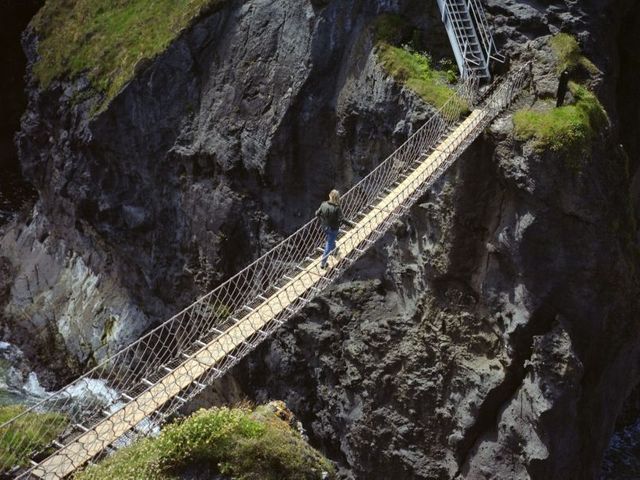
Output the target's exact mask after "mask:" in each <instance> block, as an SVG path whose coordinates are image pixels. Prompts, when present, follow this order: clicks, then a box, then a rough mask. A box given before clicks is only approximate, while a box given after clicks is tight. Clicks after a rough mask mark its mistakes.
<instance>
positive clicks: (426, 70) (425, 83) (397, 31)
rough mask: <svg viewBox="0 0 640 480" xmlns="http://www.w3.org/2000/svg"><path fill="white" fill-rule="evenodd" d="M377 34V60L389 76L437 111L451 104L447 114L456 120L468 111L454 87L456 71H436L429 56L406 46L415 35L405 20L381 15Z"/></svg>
mask: <svg viewBox="0 0 640 480" xmlns="http://www.w3.org/2000/svg"><path fill="white" fill-rule="evenodd" d="M374 32H375V40H376V49H377V55H378V59H379V60H380V63H381V64H382V67H383V68H384V70H385V71H386V72H387V73H388V74H389V75H391V76H392V77H393V78H394V79H395V80H397V81H398V82H400V83H402V84H403V85H405V86H406V87H407V88H409V89H410V90H413V91H414V92H416V93H417V94H418V95H419V96H420V98H422V100H424V101H425V102H426V103H428V104H430V105H433V106H434V107H435V108H441V107H443V106H444V104H445V103H447V102H448V101H451V102H452V104H451V106H450V108H449V109H448V111H447V114H448V115H450V116H451V117H453V118H460V117H461V116H463V115H464V114H465V113H468V112H469V105H468V103H467V102H466V101H465V100H464V99H463V98H461V97H459V96H458V95H457V94H456V92H455V90H454V89H453V88H452V83H454V82H455V81H456V75H455V72H453V70H451V69H450V68H449V69H447V70H439V69H437V68H435V66H434V65H433V61H432V59H431V57H430V56H429V55H428V54H426V53H423V52H418V51H415V50H414V49H412V48H411V47H409V46H408V45H406V44H405V41H406V40H407V39H408V38H410V37H411V36H412V30H411V28H410V27H409V24H408V22H407V21H406V20H405V19H404V18H403V17H400V16H398V15H389V14H385V15H380V16H379V17H378V18H377V19H376V22H375V23H374ZM399 44H401V46H398V45H399Z"/></svg>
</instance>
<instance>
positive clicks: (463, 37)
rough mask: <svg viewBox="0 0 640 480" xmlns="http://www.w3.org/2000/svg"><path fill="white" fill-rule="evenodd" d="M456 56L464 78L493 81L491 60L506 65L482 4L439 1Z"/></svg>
mask: <svg viewBox="0 0 640 480" xmlns="http://www.w3.org/2000/svg"><path fill="white" fill-rule="evenodd" d="M438 7H439V8H440V12H441V14H442V22H443V23H444V26H445V29H446V30H447V35H448V36H449V41H450V42H451V47H452V48H453V54H454V56H455V58H456V63H457V64H458V69H459V70H460V74H461V75H462V78H465V79H466V78H468V77H470V76H475V77H477V78H480V79H485V80H488V79H490V78H491V73H490V72H489V64H490V62H491V60H495V61H498V62H500V63H502V62H504V60H505V58H504V56H503V55H500V54H499V53H498V49H497V48H496V45H495V42H494V41H493V36H492V35H491V30H490V28H489V22H488V21H487V17H486V15H485V13H484V9H483V8H482V4H481V2H480V0H438Z"/></svg>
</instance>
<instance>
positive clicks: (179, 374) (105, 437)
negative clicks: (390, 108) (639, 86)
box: [31, 110, 486, 479]
mask: <svg viewBox="0 0 640 480" xmlns="http://www.w3.org/2000/svg"><path fill="white" fill-rule="evenodd" d="M485 115H486V112H485V111H484V110H474V111H473V112H472V113H471V114H470V115H469V116H468V117H467V118H466V119H465V120H464V122H462V123H461V124H460V125H459V126H458V127H457V128H456V129H455V130H454V131H453V132H452V133H451V134H450V135H449V136H448V137H447V138H446V139H445V140H444V141H443V142H442V143H441V144H440V145H438V147H436V149H435V150H434V151H433V153H431V154H430V155H429V157H427V158H426V159H425V160H424V161H423V162H422V163H421V164H420V165H419V166H418V167H417V168H416V169H415V170H414V171H413V172H412V173H411V174H410V175H409V176H408V177H407V178H406V179H404V180H403V181H402V182H401V183H400V184H399V185H398V186H397V187H396V188H394V189H393V190H392V191H391V192H389V194H387V195H386V196H385V197H384V198H383V199H382V200H381V201H380V202H378V203H377V204H376V205H375V206H374V207H373V208H372V209H371V211H370V212H368V213H367V215H366V216H364V217H363V218H362V219H361V220H359V221H358V222H357V223H356V225H355V227H354V228H352V229H351V230H350V231H349V232H347V233H346V234H345V235H344V237H343V238H342V239H341V240H340V242H339V247H340V250H341V251H342V252H343V255H347V254H349V253H350V252H352V251H353V250H354V249H355V248H357V247H358V246H359V245H360V244H361V243H362V242H363V241H364V240H365V239H366V238H367V237H368V236H369V234H370V233H372V232H373V231H374V230H376V229H377V228H379V227H380V226H381V225H382V223H383V222H384V221H385V220H386V219H387V218H388V217H389V215H391V214H392V212H393V211H394V210H395V209H396V208H398V207H399V206H401V205H402V204H403V203H404V202H405V201H406V200H408V199H409V198H410V197H411V195H412V194H413V193H415V191H416V190H417V189H418V188H419V187H420V185H422V184H423V183H424V182H425V181H426V180H427V179H428V178H429V177H430V175H431V174H432V173H433V172H434V171H435V170H436V169H437V168H438V167H439V166H441V165H442V164H443V163H445V162H446V161H447V159H448V158H449V156H450V154H451V152H452V151H453V150H455V149H457V148H458V147H460V146H461V145H462V144H463V143H464V142H465V140H467V138H468V137H469V135H470V134H471V132H473V131H474V128H473V127H474V126H475V125H478V124H479V123H480V122H481V121H482V119H483V118H484V116H485ZM320 260H321V258H320V257H318V258H316V259H314V260H313V262H311V264H309V265H308V266H307V267H306V268H305V269H304V271H301V272H300V273H299V274H298V275H297V276H295V277H294V278H292V279H291V280H290V281H289V282H288V283H286V284H285V285H284V286H283V287H282V288H281V289H280V290H279V291H278V292H277V293H275V294H273V295H272V296H271V297H269V298H268V299H266V300H265V301H264V302H263V303H261V304H260V305H258V306H257V307H256V308H255V309H254V310H253V311H252V312H251V313H249V314H248V315H247V316H245V317H244V318H242V319H241V320H240V321H239V322H238V323H236V324H235V325H234V326H232V327H230V328H229V329H228V330H226V331H225V332H224V333H222V334H221V335H220V336H218V337H217V338H216V339H215V340H214V341H212V342H211V343H210V344H208V345H206V346H205V347H202V348H201V349H200V350H198V351H197V352H196V353H194V354H193V355H192V356H191V357H190V358H189V359H187V360H185V361H184V362H183V363H182V364H180V365H179V366H178V367H176V368H175V370H173V371H172V372H171V373H169V374H167V375H165V376H164V377H162V378H161V379H160V380H159V381H158V382H157V383H156V384H155V385H153V386H151V387H149V388H148V389H147V390H146V391H145V392H143V393H142V394H140V395H139V396H137V397H136V398H134V399H133V400H131V401H130V402H129V403H127V404H126V405H125V406H124V407H123V408H121V409H120V410H118V411H117V412H115V413H114V414H112V415H111V416H109V417H107V418H105V419H104V420H102V421H101V422H100V423H98V424H97V425H96V426H94V427H93V428H92V429H90V430H88V431H87V432H85V433H83V434H81V435H79V436H78V437H77V438H76V439H74V440H73V441H72V442H71V443H69V444H68V445H66V446H65V447H63V448H61V449H60V450H59V451H57V452H56V453H55V454H53V455H51V456H50V457H49V458H47V459H45V460H44V461H42V462H41V463H40V464H39V465H37V466H36V467H34V469H33V470H32V472H31V474H32V475H34V476H36V477H38V478H43V479H60V478H64V477H65V476H67V475H69V474H71V473H72V472H74V471H75V470H77V469H78V468H80V467H82V466H83V465H84V464H85V463H86V462H87V461H89V460H90V459H91V458H93V457H94V456H95V455H97V454H99V453H100V452H102V451H103V450H105V449H106V448H107V447H108V446H109V445H111V444H112V443H113V442H115V441H116V440H117V439H118V438H119V437H121V436H122V435H123V434H125V433H126V432H127V431H129V430H130V429H132V428H133V427H134V426H136V425H137V424H138V423H140V422H141V421H142V420H144V419H145V418H146V417H148V416H149V415H151V414H152V413H153V412H155V411H156V410H158V409H160V408H161V407H162V406H163V405H165V404H166V403H167V402H169V401H170V400H171V399H173V398H174V397H175V396H176V395H179V394H180V392H181V391H182V390H183V389H185V388H186V387H188V386H189V385H190V384H191V383H193V382H194V381H197V380H198V379H199V378H200V377H202V376H203V375H204V374H205V373H206V372H207V371H209V370H210V369H212V368H214V367H215V366H216V365H217V364H219V363H220V362H221V361H222V360H223V359H224V358H225V356H227V355H228V354H230V353H231V352H233V351H234V350H235V349H236V348H238V347H239V346H241V345H242V344H243V342H244V341H245V340H246V339H247V338H249V337H250V336H251V335H254V334H255V333H256V332H257V331H258V330H259V329H261V328H262V327H264V326H265V325H267V324H268V323H270V322H271V321H273V319H274V318H275V317H276V316H277V315H278V314H279V313H281V312H282V311H283V310H285V309H286V308H287V307H288V306H289V305H291V304H292V303H293V302H294V301H295V299H296V298H298V297H299V296H300V295H302V294H304V293H305V292H306V291H307V290H309V289H310V288H312V287H314V286H315V285H316V283H318V281H319V280H320V279H321V278H322V277H323V276H324V271H323V270H321V269H320ZM334 261H335V260H333V259H330V265H329V268H332V266H331V262H334Z"/></svg>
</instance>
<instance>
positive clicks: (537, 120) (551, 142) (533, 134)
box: [513, 83, 607, 154]
mask: <svg viewBox="0 0 640 480" xmlns="http://www.w3.org/2000/svg"><path fill="white" fill-rule="evenodd" d="M569 89H570V90H571V93H572V94H573V96H574V98H575V100H576V103H575V104H574V105H566V106H563V107H560V108H554V105H553V104H552V103H545V104H544V105H543V108H542V109H538V110H534V109H524V110H520V111H518V112H516V114H515V115H514V119H513V121H514V124H515V136H516V139H518V140H523V141H524V140H529V139H534V142H535V143H534V146H535V148H536V149H537V150H539V151H541V150H546V149H550V150H553V151H563V152H568V153H572V154H580V153H582V152H583V151H584V150H586V149H588V148H589V147H590V145H591V141H592V140H593V138H594V137H595V134H596V131H597V130H598V129H600V128H602V126H604V125H605V124H606V123H607V114H606V113H605V111H604V108H603V107H602V105H601V104H600V102H599V101H598V99H597V98H596V96H595V95H594V94H593V93H591V92H590V91H588V90H587V89H586V88H585V87H583V86H581V85H578V84H576V83H570V84H569Z"/></svg>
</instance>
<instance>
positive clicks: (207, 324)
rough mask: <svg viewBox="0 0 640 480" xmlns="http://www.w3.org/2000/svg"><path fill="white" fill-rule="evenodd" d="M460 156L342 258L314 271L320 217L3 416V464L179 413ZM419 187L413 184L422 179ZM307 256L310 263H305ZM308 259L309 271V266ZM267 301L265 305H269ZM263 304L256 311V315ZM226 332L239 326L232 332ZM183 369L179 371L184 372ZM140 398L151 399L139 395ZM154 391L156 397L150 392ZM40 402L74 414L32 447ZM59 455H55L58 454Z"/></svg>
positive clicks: (433, 135)
mask: <svg viewBox="0 0 640 480" xmlns="http://www.w3.org/2000/svg"><path fill="white" fill-rule="evenodd" d="M518 78H519V77H518V74H516V75H514V76H513V78H511V79H510V80H511V81H509V80H508V81H506V82H505V83H503V84H501V85H500V87H498V88H497V90H496V92H495V93H494V94H493V95H492V96H491V98H490V99H489V101H487V104H486V111H487V114H485V115H482V116H481V118H482V122H480V123H478V124H477V125H475V127H474V128H476V129H480V130H478V132H479V131H481V129H483V128H484V126H486V124H488V123H489V122H490V121H491V119H492V118H493V117H494V116H495V114H497V112H499V111H500V110H501V109H502V108H504V106H506V104H508V103H509V102H510V101H511V100H512V98H513V96H514V95H515V93H517V91H518V89H519V88H521V85H520V84H521V83H522V82H521V81H519V80H518ZM475 91H476V86H475V83H474V82H472V81H470V82H467V83H466V84H465V85H464V86H463V87H462V89H461V90H460V93H459V94H458V96H457V98H452V99H451V100H450V101H449V102H448V103H447V104H445V106H444V107H443V109H442V110H441V111H440V112H438V113H437V114H435V115H433V116H432V117H431V118H430V119H429V120H428V121H427V122H426V123H425V124H424V125H423V126H422V127H421V128H420V129H419V130H418V131H417V132H416V133H415V134H414V135H413V136H411V137H410V138H409V139H408V140H407V142H405V143H404V144H403V145H402V146H401V147H400V148H398V149H397V150H396V151H395V152H394V153H393V154H391V155H390V156H389V157H388V158H387V159H386V160H385V161H384V162H382V163H381V164H380V165H379V166H378V167H377V168H375V169H374V170H373V171H372V172H371V173H370V174H369V175H367V176H366V177H364V178H363V179H362V180H361V181H360V182H359V183H358V184H356V185H355V186H354V187H352V188H351V189H350V190H349V191H348V192H347V193H346V194H345V195H344V196H343V209H344V212H345V215H346V216H347V217H350V218H352V219H353V220H354V221H357V220H358V217H359V216H360V215H363V216H365V215H366V213H367V212H372V211H374V210H375V208H376V204H377V203H378V201H379V200H380V199H381V197H384V195H385V194H386V193H387V192H388V191H390V190H391V189H392V188H393V187H394V186H395V185H397V184H399V183H400V182H402V180H404V179H405V178H407V176H408V175H409V174H410V172H412V171H413V170H414V169H415V168H416V167H417V166H418V165H420V163H421V162H422V161H424V159H425V158H427V156H428V155H430V154H431V153H433V149H434V147H435V146H436V145H437V144H438V142H439V141H440V140H442V138H443V137H445V136H446V135H447V134H448V133H449V131H450V129H451V128H452V127H453V126H454V125H456V124H457V123H458V118H456V116H455V115H454V113H455V112H456V111H458V113H459V98H460V96H463V97H470V96H471V94H473V93H475ZM498 97H499V98H498ZM489 117H491V118H489ZM473 134H474V132H473V131H469V132H468V133H465V135H469V136H470V137H471V136H473ZM475 136H477V134H475ZM475 136H474V137H473V138H475ZM468 141H472V140H468ZM461 145H462V144H461ZM464 148H466V146H464ZM458 150H459V153H458V151H455V152H454V151H452V152H440V154H439V155H447V156H449V157H456V158H457V155H459V154H460V153H461V152H462V151H463V150H464V149H461V150H460V148H458ZM454 160H455V158H453V159H451V158H448V159H447V162H444V163H443V164H442V165H440V166H439V167H438V168H435V167H434V168H433V169H432V170H431V171H429V175H430V176H429V177H427V178H422V177H420V180H414V182H413V183H415V181H420V182H422V183H423V185H422V186H421V187H420V188H418V189H416V190H415V191H414V192H413V193H412V195H410V196H409V197H408V198H405V199H403V200H402V201H398V202H397V205H395V204H394V206H393V208H392V209H391V210H390V211H385V212H380V215H383V216H384V217H379V216H378V213H376V216H374V217H372V219H371V220H370V221H369V222H371V221H376V222H378V223H376V225H375V229H374V230H373V231H372V233H371V234H369V235H368V236H367V237H366V238H364V239H362V240H358V245H356V246H355V247H356V248H354V249H353V250H352V251H351V252H350V253H349V255H347V256H345V257H343V258H341V259H340V260H339V261H338V262H337V263H336V264H335V265H333V266H332V268H331V269H330V270H329V271H328V272H319V271H314V272H312V271H311V270H318V267H317V262H316V263H315V264H314V263H313V262H314V259H317V257H318V247H319V246H320V245H322V243H323V239H324V235H323V231H322V228H321V226H320V224H319V222H318V221H317V220H316V219H314V220H312V221H311V222H309V223H307V224H306V225H304V226H303V227H301V228H300V229H299V230H297V231H296V232H294V233H293V234H292V235H290V236H289V237H288V238H286V239H285V240H283V241H282V242H281V243H280V244H278V245H277V246H275V247H274V248H273V249H272V250H270V251H269V252H267V253H266V254H265V255H263V256H262V257H260V258H259V259H257V260H256V261H254V262H253V263H252V264H250V265H249V266H247V267H246V268H244V269H243V270H242V271H240V272H239V273H238V274H236V275H234V276H233V277H231V278H230V279H229V280H227V281H226V282H225V283H223V284H221V285H220V286H219V287H217V288H216V289H214V290H213V291H212V292H210V293H208V294H207V295H205V296H203V297H202V298H200V299H198V300H197V301H196V302H194V303H193V304H192V305H190V306H189V307H187V308H185V309H184V310H182V311H181V312H179V313H177V314H176V315H175V316H173V317H172V318H170V319H169V320H167V321H166V322H164V323H163V324H161V325H160V326H158V327H156V328H155V329H153V330H152V331H150V332H149V333H147V334H145V335H144V336H143V337H141V338H140V339H138V340H137V341H135V342H134V343H132V344H131V345H129V346H128V347H126V348H124V349H122V350H121V351H119V352H118V353H116V354H114V355H113V356H111V357H109V358H108V359H107V360H105V361H104V362H102V363H101V364H100V365H98V366H97V367H95V368H94V369H92V370H91V371H89V372H88V373H86V374H85V375H83V376H82V377H80V378H79V379H77V380H76V381H74V382H72V383H71V384H70V385H68V386H66V387H65V388H63V389H61V390H60V391H58V392H55V393H54V394H52V395H51V396H50V397H48V398H46V399H44V400H42V401H41V402H39V403H38V404H36V405H34V406H32V407H31V408H29V409H28V410H27V411H25V412H23V413H22V414H21V415H19V416H17V417H15V418H13V419H11V420H9V421H8V422H6V423H4V424H3V425H0V435H1V437H0V445H2V450H0V464H2V465H8V464H10V462H11V459H13V458H19V457H18V456H19V455H24V454H25V453H26V454H27V455H28V456H29V457H31V458H33V459H35V460H36V461H40V460H42V459H44V458H46V457H47V454H49V453H51V449H58V450H60V449H61V448H62V447H63V446H64V445H69V444H72V443H73V442H74V441H76V440H77V439H81V441H82V442H81V444H82V448H84V449H86V452H87V455H88V456H89V458H90V457H92V456H94V455H95V454H96V453H99V452H100V451H102V450H104V449H105V448H106V447H107V446H108V445H109V444H114V440H115V439H116V438H118V437H121V436H122V435H123V434H130V433H131V432H128V431H129V430H131V431H132V432H135V433H138V434H148V433H149V432H150V431H151V430H153V428H154V425H156V424H157V423H158V422H161V421H162V420H163V419H164V418H165V417H166V416H167V415H169V414H171V413H173V412H174V411H175V410H176V409H177V408H179V407H180V405H182V404H183V403H184V402H185V401H187V400H188V399H190V398H192V397H193V396H194V395H196V394H197V393H199V392H200V391H201V390H202V389H203V388H205V387H206V385H208V384H210V383H211V382H212V381H213V380H214V379H216V378H218V377H220V376H221V375H223V374H224V373H225V372H226V371H228V370H229V369H230V368H231V367H233V365H235V364H236V363H237V362H239V361H240V359H242V358H243V357H244V356H245V355H246V354H247V353H248V352H249V351H251V350H252V349H254V348H255V347H256V346H257V345H258V344H259V343H260V342H262V341H263V340H264V339H265V338H267V337H268V336H269V335H270V334H271V333H272V332H273V331H275V329H277V328H278V327H279V326H280V325H281V324H282V323H283V322H284V321H286V319H288V318H290V317H291V316H292V315H294V314H295V313H297V312H298V311H299V310H300V309H301V308H302V307H303V306H304V305H306V304H307V303H308V301H309V300H311V299H312V298H313V297H314V296H315V295H316V294H317V293H318V292H319V291H320V290H322V289H323V288H325V287H326V286H327V285H328V284H329V283H331V282H332V281H334V280H335V279H336V278H337V277H339V276H340V274H341V273H342V272H343V271H344V269H346V268H347V267H348V266H349V265H351V264H352V263H353V261H355V259H357V258H358V257H359V256H360V255H361V254H362V253H363V251H364V249H366V248H367V247H368V246H369V245H371V244H372V243H373V242H375V241H376V240H377V239H378V238H380V237H381V236H382V235H383V234H384V232H386V230H387V229H388V227H389V226H390V224H391V223H392V222H393V221H395V220H396V219H397V218H399V217H401V216H402V215H403V214H404V213H406V211H407V209H408V208H409V207H410V206H411V204H412V202H413V201H415V199H416V198H417V197H418V196H419V194H418V193H417V192H418V191H424V190H426V188H428V187H429V186H430V185H431V183H432V182H433V179H435V178H437V177H438V176H439V175H440V174H441V173H442V172H443V171H444V170H445V169H446V167H448V165H450V164H451V163H452V162H453V161H454ZM445 164H446V165H445ZM413 187H414V188H415V185H414V186H413ZM380 218H383V221H379V219H380ZM376 219H378V220H376ZM307 265H313V266H312V267H309V268H307V267H306V266H307ZM305 269H308V270H309V271H308V272H306V270H305ZM305 272H306V273H305ZM301 273H304V274H308V275H309V276H310V277H309V278H310V279H311V278H313V281H312V282H311V281H310V283H309V285H310V286H309V287H308V288H306V287H305V289H304V291H300V292H298V291H296V290H295V288H294V287H292V286H291V279H293V278H296V276H299V275H300V274H301ZM312 275H313V277H311V276H312ZM269 298H277V300H278V302H277V304H276V303H274V304H273V305H271V303H266V300H267V299H269ZM261 305H262V306H261ZM264 305H267V307H268V309H266V308H265V307H264ZM256 312H259V315H258V314H257V313H256ZM225 332H227V333H225ZM228 332H233V335H231V334H230V333H228ZM232 337H233V338H232ZM208 345H209V346H210V345H218V346H217V347H216V348H217V350H211V349H210V350H207V349H206V348H205V347H206V346H208ZM203 351H204V354H203ZM208 352H224V356H223V357H221V358H218V357H216V358H214V357H213V356H211V355H213V354H211V355H210V357H211V358H210V359H208V358H209V357H207V356H206V355H205V354H208ZM216 355H217V354H216ZM194 362H195V363H194ZM187 364H188V365H190V367H189V369H185V367H184V365H187ZM198 365H202V368H196V367H198ZM192 367H193V368H192ZM176 372H180V376H178V375H177V373H176ZM96 385H98V386H99V387H100V388H101V390H102V394H101V395H84V396H83V397H82V399H79V398H78V396H77V395H76V394H75V393H76V392H78V391H79V390H83V391H89V390H91V389H93V390H94V391H95V389H96V388H95V387H96ZM154 386H155V387H154ZM160 387H161V388H160ZM154 388H155V389H154ZM142 398H145V399H147V400H149V401H150V402H152V404H149V403H148V402H147V404H145V405H142V404H139V402H141V400H140V399H142ZM154 398H155V399H157V400H153V399H154ZM154 401H155V403H157V405H156V404H155V403H153V402H154ZM149 405H151V406H149ZM43 412H58V413H62V414H63V415H64V416H65V418H66V419H67V421H68V423H67V425H66V427H65V428H64V432H63V433H62V434H61V435H59V436H58V437H57V439H56V440H54V441H53V442H52V443H51V445H50V448H47V449H39V451H38V449H37V448H33V451H30V450H29V449H30V448H32V447H31V446H30V444H29V440H28V439H25V438H24V437H20V436H16V435H15V432H14V431H15V428H16V427H18V426H24V424H25V423H27V424H28V428H29V429H31V431H35V432H38V431H40V432H41V435H42V436H43V437H44V436H45V435H46V434H47V431H48V426H46V425H39V423H42V422H41V419H40V418H39V417H37V416H34V415H33V413H43ZM110 418H111V419H113V418H117V419H118V421H119V422H121V423H122V424H123V425H125V431H124V432H120V430H121V428H119V427H117V425H115V423H114V426H113V427H112V429H113V430H114V432H115V431H117V432H118V435H116V434H115V433H114V435H113V436H114V438H108V440H107V441H106V442H104V441H102V440H101V439H100V438H95V439H93V440H91V442H89V440H85V439H86V438H87V437H88V436H87V435H86V434H85V433H86V432H87V431H88V430H91V429H93V428H94V427H95V426H97V425H98V426H100V427H103V426H104V425H106V423H105V419H110ZM116 427H117V428H116ZM107 437H108V435H107ZM76 445H78V442H76ZM115 445H117V442H116V443H115ZM62 451H64V450H62ZM65 455H67V454H65ZM52 457H55V454H54V455H52ZM50 458H51V457H50ZM78 458H80V456H74V455H71V454H69V456H68V457H65V456H64V455H60V458H59V461H60V462H65V461H66V462H70V463H72V464H74V465H75V466H80V465H81V464H82V463H84V462H80V465H76V464H77V463H78V462H79V460H78ZM85 460H86V459H85ZM20 466H21V467H27V468H26V469H25V470H24V471H25V472H27V473H28V472H29V471H31V470H33V467H29V466H28V465H24V464H22V465H20Z"/></svg>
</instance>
